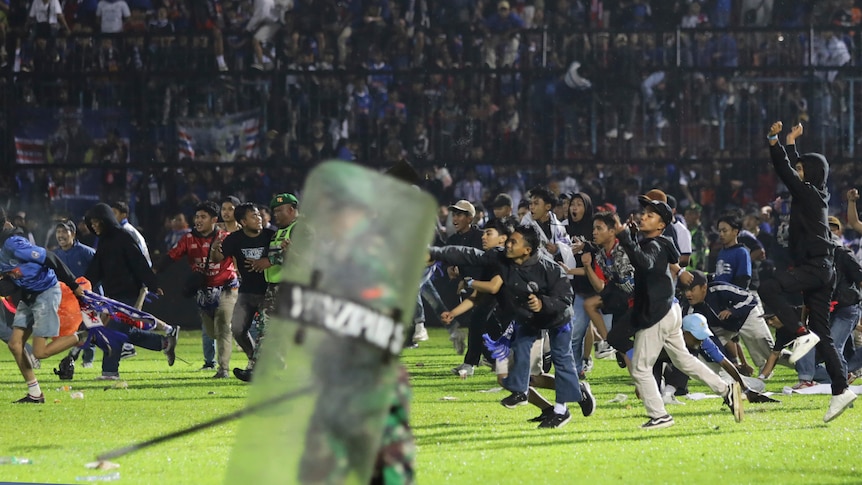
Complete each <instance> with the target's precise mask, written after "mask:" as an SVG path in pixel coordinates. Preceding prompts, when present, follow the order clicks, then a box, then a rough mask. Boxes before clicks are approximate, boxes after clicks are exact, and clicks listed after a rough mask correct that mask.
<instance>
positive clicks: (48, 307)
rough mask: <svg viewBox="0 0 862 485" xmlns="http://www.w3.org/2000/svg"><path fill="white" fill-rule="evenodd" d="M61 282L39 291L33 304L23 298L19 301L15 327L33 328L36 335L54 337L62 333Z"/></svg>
mask: <svg viewBox="0 0 862 485" xmlns="http://www.w3.org/2000/svg"><path fill="white" fill-rule="evenodd" d="M61 295H62V292H61V291H60V283H56V284H54V286H52V287H51V288H48V289H47V290H45V291H43V292H42V293H39V294H38V295H37V296H36V299H35V300H34V301H33V303H32V304H27V303H25V302H24V300H23V299H22V300H21V301H19V302H18V308H17V310H16V313H15V318H14V319H13V320H12V327H13V328H24V329H27V328H29V329H31V330H32V331H33V334H32V335H33V336H34V337H43V338H53V337H56V336H58V335H59V334H60V317H59V316H58V315H57V309H58V308H59V307H60V299H61Z"/></svg>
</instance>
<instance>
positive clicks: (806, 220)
mask: <svg viewBox="0 0 862 485" xmlns="http://www.w3.org/2000/svg"><path fill="white" fill-rule="evenodd" d="M769 152H770V155H771V156H772V166H773V167H775V172H776V173H777V174H778V177H779V178H780V179H781V181H782V182H783V183H784V185H786V186H787V190H788V191H790V195H791V196H792V201H791V203H790V234H789V238H788V239H789V241H790V248H789V249H790V254H791V257H792V258H793V262H794V263H796V265H801V264H804V263H809V262H811V260H812V259H820V258H824V257H826V258H830V259H831V258H832V256H833V252H834V248H835V246H834V245H833V243H832V233H831V232H829V225H828V224H827V223H826V218H827V217H828V209H829V191H828V190H827V189H826V179H827V177H828V176H829V163H827V161H826V158H825V157H824V156H823V155H820V154H819V153H806V154H805V155H802V156H801V157H800V156H799V153H798V152H797V151H796V146H795V145H788V146H787V150H786V151H785V149H784V147H783V146H781V143H776V144H775V145H772V146H771V147H770V148H769ZM797 160H798V161H799V162H800V163H802V167H803V169H804V171H805V180H804V181H802V180H800V179H799V176H798V175H797V173H796V170H795V168H794V167H795V165H796V162H797Z"/></svg>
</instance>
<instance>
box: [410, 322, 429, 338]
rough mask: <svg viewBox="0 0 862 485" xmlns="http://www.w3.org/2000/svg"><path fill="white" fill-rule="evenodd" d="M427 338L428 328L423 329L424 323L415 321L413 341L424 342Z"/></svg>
mask: <svg viewBox="0 0 862 485" xmlns="http://www.w3.org/2000/svg"><path fill="white" fill-rule="evenodd" d="M427 340H428V330H426V329H425V324H424V323H417V324H416V327H415V328H414V329H413V341H414V342H425V341H427Z"/></svg>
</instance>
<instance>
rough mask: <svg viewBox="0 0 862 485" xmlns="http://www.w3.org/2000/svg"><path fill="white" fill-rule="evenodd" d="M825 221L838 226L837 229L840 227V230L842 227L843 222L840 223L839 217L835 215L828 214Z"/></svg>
mask: <svg viewBox="0 0 862 485" xmlns="http://www.w3.org/2000/svg"><path fill="white" fill-rule="evenodd" d="M827 222H829V225H830V226H838V229H842V230H843V229H844V224H841V219H839V218H837V217H835V216H829V219H827Z"/></svg>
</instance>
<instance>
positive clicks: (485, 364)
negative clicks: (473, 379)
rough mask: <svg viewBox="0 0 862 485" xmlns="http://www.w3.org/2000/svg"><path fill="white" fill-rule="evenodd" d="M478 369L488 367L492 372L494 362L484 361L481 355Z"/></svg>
mask: <svg viewBox="0 0 862 485" xmlns="http://www.w3.org/2000/svg"><path fill="white" fill-rule="evenodd" d="M479 367H490V368H491V369H492V370H493V369H494V362H491V361H490V360H488V359H486V358H485V356H484V355H483V356H482V357H481V358H480V359H479Z"/></svg>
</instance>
